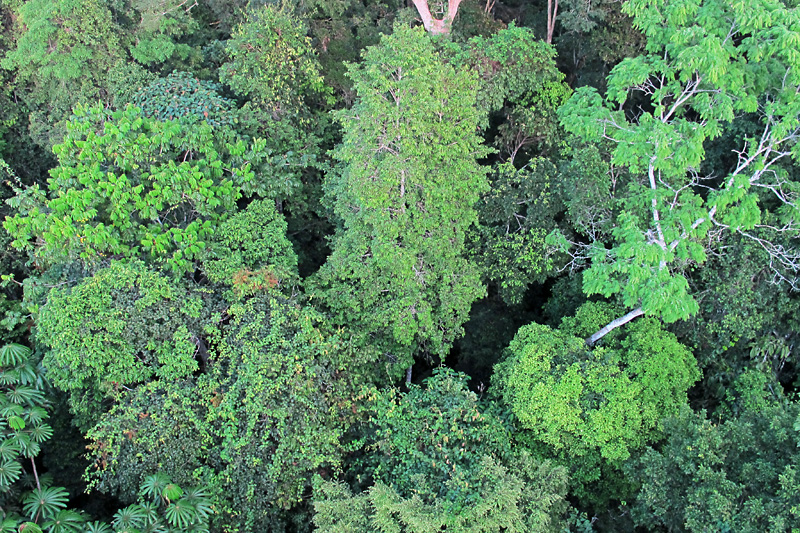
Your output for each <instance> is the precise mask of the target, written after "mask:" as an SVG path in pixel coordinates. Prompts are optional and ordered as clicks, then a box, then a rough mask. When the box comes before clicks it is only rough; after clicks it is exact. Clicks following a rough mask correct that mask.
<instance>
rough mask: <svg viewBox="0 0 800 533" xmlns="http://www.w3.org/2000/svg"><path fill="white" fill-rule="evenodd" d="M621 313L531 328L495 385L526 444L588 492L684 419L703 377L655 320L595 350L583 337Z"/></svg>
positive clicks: (514, 345)
mask: <svg viewBox="0 0 800 533" xmlns="http://www.w3.org/2000/svg"><path fill="white" fill-rule="evenodd" d="M613 312H614V309H613V308H611V307H610V306H606V305H603V304H595V303H588V304H584V305H583V306H582V307H581V308H580V309H579V310H578V312H577V314H576V317H575V318H574V319H572V318H565V319H564V321H563V322H562V325H561V327H560V328H559V329H556V330H553V329H551V328H549V327H547V326H542V325H539V324H531V325H529V326H525V327H523V328H521V329H520V331H519V332H518V333H517V336H516V337H515V338H514V340H513V341H512V342H511V345H510V346H509V348H508V352H507V354H508V355H507V358H506V359H505V360H504V361H503V362H502V363H500V364H498V365H496V366H495V374H494V376H493V378H492V383H493V384H494V385H495V386H497V387H499V394H500V395H501V396H502V398H503V399H504V400H505V402H506V403H507V404H508V405H509V406H510V408H511V410H512V411H513V413H514V415H515V416H516V418H517V420H519V425H520V427H521V428H522V429H524V430H525V432H524V435H523V436H524V437H525V439H526V440H528V441H530V442H533V443H536V447H537V448H539V449H540V450H542V451H543V453H545V454H546V455H552V456H554V457H558V458H560V460H561V461H564V462H565V463H566V464H568V465H571V466H572V467H573V470H575V469H576V468H577V469H578V470H579V472H578V473H576V474H575V476H574V479H573V481H575V482H576V483H577V484H579V485H580V484H585V483H588V482H591V481H594V480H596V479H598V478H599V476H600V467H601V463H607V464H609V465H611V466H619V465H621V464H622V462H623V461H625V460H626V459H628V458H629V457H630V455H631V453H632V452H634V451H636V450H639V449H641V448H642V447H644V446H645V445H646V444H648V443H651V442H654V441H656V440H658V439H659V438H660V436H661V431H660V428H659V422H660V420H661V419H662V418H664V417H666V416H669V415H672V414H675V413H677V411H678V409H679V408H680V407H681V405H684V404H685V403H686V391H687V390H688V388H689V387H690V386H691V385H692V384H693V383H694V382H695V381H697V380H698V379H699V377H700V373H699V372H698V370H697V363H696V362H695V359H694V357H693V356H692V354H691V352H689V350H687V349H686V348H685V347H684V346H682V345H681V344H680V343H678V341H677V339H675V337H674V336H673V335H672V334H671V333H668V332H666V331H664V330H663V329H662V327H661V326H660V325H659V324H658V322H656V321H655V320H652V319H643V320H640V321H639V322H636V323H633V324H632V325H631V326H629V327H628V328H627V329H626V332H625V333H626V334H625V337H624V338H619V339H614V338H613V337H612V338H611V339H608V338H606V345H604V346H600V347H595V348H594V349H590V348H588V347H587V346H586V344H585V342H584V340H583V338H584V337H585V336H586V335H588V334H589V333H590V332H592V331H596V330H597V329H598V328H599V327H600V326H601V325H602V324H604V323H607V322H608V321H610V320H611V318H613ZM579 489H580V486H579ZM584 494H585V493H584ZM598 496H599V495H598ZM599 497H602V496H599Z"/></svg>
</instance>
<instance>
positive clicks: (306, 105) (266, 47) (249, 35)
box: [219, 5, 331, 214]
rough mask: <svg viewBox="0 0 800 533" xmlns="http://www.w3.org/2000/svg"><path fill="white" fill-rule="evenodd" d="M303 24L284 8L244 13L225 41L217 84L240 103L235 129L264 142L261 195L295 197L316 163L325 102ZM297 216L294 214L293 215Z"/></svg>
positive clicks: (325, 122)
mask: <svg viewBox="0 0 800 533" xmlns="http://www.w3.org/2000/svg"><path fill="white" fill-rule="evenodd" d="M306 34H307V29H306V27H305V24H304V23H303V22H302V21H301V20H300V19H298V18H297V17H296V16H294V15H293V14H292V13H291V11H290V10H289V9H288V6H287V5H283V6H282V7H276V6H274V5H266V6H260V7H253V8H251V9H250V10H248V11H247V13H246V16H245V19H244V21H243V22H242V23H241V24H239V25H238V26H237V27H236V28H235V30H234V32H233V35H232V36H231V39H230V40H228V41H227V45H226V50H227V54H228V57H229V61H228V62H226V63H225V64H223V65H222V66H221V67H220V69H219V77H220V81H222V82H223V83H225V84H227V85H229V86H230V87H231V89H232V90H233V92H234V93H235V94H236V95H237V96H238V97H239V98H241V99H242V100H245V101H246V102H245V104H244V106H243V107H242V108H241V109H240V110H239V113H238V121H239V128H240V129H241V130H242V131H244V132H247V133H248V134H249V135H252V136H255V137H261V138H263V139H264V145H263V146H261V147H260V150H259V152H261V153H260V154H259V155H260V159H259V160H258V161H259V165H260V166H259V168H260V169H261V171H262V172H264V173H267V174H268V175H269V176H270V177H271V179H272V180H274V182H275V186H274V187H273V188H272V190H270V191H268V192H267V194H264V193H263V192H261V191H259V192H260V193H261V195H262V196H270V197H277V198H279V199H284V198H287V197H291V196H293V195H296V194H297V193H298V191H299V189H301V187H302V185H303V181H304V171H305V170H307V169H308V168H310V167H314V166H316V165H317V159H318V157H319V156H320V155H321V153H320V152H321V150H320V147H319V145H320V142H321V140H320V139H321V138H322V137H323V133H324V131H325V128H326V126H327V125H328V123H329V118H328V116H327V114H326V113H323V112H321V111H323V110H325V108H326V107H327V104H328V103H330V102H329V100H330V99H331V96H330V91H329V89H328V88H327V87H326V86H325V85H324V83H323V80H322V75H321V73H320V66H319V63H318V61H317V58H316V53H315V52H314V49H313V48H312V47H311V41H310V39H309V38H308V36H307V35H306ZM298 214H299V213H298Z"/></svg>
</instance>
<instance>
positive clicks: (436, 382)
mask: <svg viewBox="0 0 800 533" xmlns="http://www.w3.org/2000/svg"><path fill="white" fill-rule="evenodd" d="M368 406H369V410H370V426H371V428H370V431H369V433H368V436H367V448H366V451H367V453H368V454H369V455H368V456H367V457H366V458H365V459H364V460H363V466H362V468H361V469H360V472H359V475H360V476H363V477H365V478H370V479H372V480H374V484H373V485H372V486H371V487H370V488H369V489H368V490H366V491H365V492H363V493H360V494H357V495H353V494H352V493H351V492H350V490H349V488H348V487H347V486H346V485H345V484H343V483H336V482H330V481H323V480H321V479H317V481H316V486H315V498H314V499H315V503H314V506H315V510H316V512H317V514H316V515H315V518H314V521H315V525H316V526H317V528H318V529H319V530H320V531H324V532H333V531H352V532H364V533H367V532H370V531H398V532H399V531H406V532H409V533H412V532H416V533H423V532H429V531H440V530H445V529H446V530H447V531H458V532H476V533H477V532H500V531H506V532H523V531H541V532H546V531H560V528H559V526H560V525H561V514H562V513H564V511H565V510H566V508H567V505H566V503H565V501H564V499H563V498H564V494H565V491H566V481H567V479H566V472H565V470H564V469H563V468H560V467H555V466H553V465H551V464H550V463H548V462H544V463H539V462H537V461H534V460H533V459H532V458H531V457H530V456H529V455H527V454H524V453H523V454H521V455H515V454H513V453H512V450H511V440H510V434H509V432H508V430H507V429H506V428H505V427H504V424H503V422H502V420H501V419H500V417H499V416H498V413H497V412H496V407H494V406H492V405H486V406H481V405H479V402H478V398H477V397H476V395H475V393H473V392H470V391H469V390H468V389H467V388H466V386H465V384H464V376H463V375H458V374H455V373H454V372H453V371H449V370H444V369H441V370H438V371H437V372H436V373H435V374H434V376H433V377H432V378H429V379H427V380H426V383H425V387H424V388H422V387H419V386H412V387H411V390H410V391H409V392H408V393H406V394H398V393H397V391H396V390H393V389H389V390H387V391H375V392H372V393H370V397H369V398H368ZM348 528H349V529H348Z"/></svg>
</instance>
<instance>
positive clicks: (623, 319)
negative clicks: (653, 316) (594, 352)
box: [586, 307, 644, 346]
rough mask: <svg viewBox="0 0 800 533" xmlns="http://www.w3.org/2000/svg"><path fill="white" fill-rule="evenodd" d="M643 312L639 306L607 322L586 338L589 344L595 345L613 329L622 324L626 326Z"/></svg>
mask: <svg viewBox="0 0 800 533" xmlns="http://www.w3.org/2000/svg"><path fill="white" fill-rule="evenodd" d="M643 314H644V311H642V308H641V307H637V308H636V309H634V310H633V311H631V312H630V313H628V314H626V315H625V316H621V317H619V318H617V319H614V320H612V321H611V322H609V323H608V324H606V325H605V326H604V327H603V328H602V329H601V330H600V331H598V332H597V333H595V334H594V335H592V336H591V337H589V338H588V339H586V344H588V345H589V346H594V344H595V343H596V342H597V341H599V340H600V339H602V338H603V337H605V336H606V335H608V334H609V333H610V332H611V331H613V330H615V329H617V328H618V327H620V326H624V325H625V324H627V323H628V322H630V321H631V320H633V319H634V318H636V317H638V316H642V315H643Z"/></svg>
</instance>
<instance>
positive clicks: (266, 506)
mask: <svg viewBox="0 0 800 533" xmlns="http://www.w3.org/2000/svg"><path fill="white" fill-rule="evenodd" d="M225 315H226V316H225V318H224V319H223V318H222V317H217V318H218V319H219V320H221V321H222V320H224V323H223V324H221V325H219V326H217V327H213V328H209V329H208V331H209V332H210V333H209V336H208V339H207V340H208V343H209V347H210V348H209V359H208V361H207V365H206V371H205V373H203V374H201V375H199V376H198V377H196V378H187V379H185V380H180V381H173V380H160V381H157V382H151V383H150V384H147V385H142V386H140V387H138V388H137V389H135V390H133V391H130V392H127V391H125V392H120V396H119V400H118V402H117V406H116V407H115V408H114V409H112V410H111V411H110V412H108V413H107V414H105V415H104V416H103V417H102V418H101V419H100V421H99V423H98V424H97V425H96V426H95V427H94V428H93V429H92V430H91V431H90V432H89V437H90V438H91V440H92V442H93V443H92V445H91V454H92V456H93V459H94V460H95V466H94V468H93V469H92V470H90V472H89V475H90V477H91V478H92V479H94V480H95V481H94V484H95V486H97V487H99V488H102V489H103V490H105V491H114V492H117V493H119V494H120V496H121V497H122V498H123V499H125V500H126V501H130V500H131V499H132V496H133V495H134V494H133V492H132V491H134V490H135V487H136V486H138V484H139V483H140V482H141V481H142V479H143V478H144V477H145V476H146V475H148V474H150V473H153V472H154V471H163V472H165V473H166V474H168V475H169V476H171V477H172V478H173V479H176V480H179V482H180V483H181V484H183V483H188V482H189V481H190V480H192V479H201V480H203V482H204V484H205V485H206V486H207V487H208V490H209V491H210V493H211V494H212V495H213V496H214V498H215V500H216V501H217V502H218V507H217V512H218V514H217V516H216V517H215V518H214V521H215V522H216V523H217V527H222V525H223V524H225V525H227V526H228V527H233V528H236V527H238V528H241V529H240V530H242V531H266V530H269V529H270V528H271V527H273V526H274V527H277V525H276V523H277V522H276V521H277V520H279V519H280V515H281V513H282V511H283V510H284V509H289V508H291V507H293V506H295V505H297V504H299V503H300V502H301V499H302V496H303V494H304V491H305V490H307V488H308V486H309V484H310V479H311V476H312V475H313V474H314V473H317V472H320V471H323V470H325V469H330V468H336V467H337V465H339V464H340V463H341V458H342V454H343V453H344V451H345V449H346V448H345V446H344V444H343V436H344V434H345V432H346V430H347V428H348V427H349V425H350V424H351V423H352V420H353V417H354V416H355V414H356V413H357V409H356V407H355V402H356V393H357V389H358V383H357V382H354V380H355V379H356V377H357V376H358V371H357V369H353V368H352V360H351V359H350V354H348V352H347V351H346V350H345V349H344V347H343V345H342V343H341V341H340V339H339V338H338V337H337V336H336V335H333V334H332V333H331V332H330V331H328V328H327V327H326V325H325V322H324V321H323V318H322V317H321V316H320V315H319V314H318V313H316V312H314V311H313V309H310V308H302V307H300V306H299V305H298V304H297V302H295V301H292V300H287V299H286V298H285V297H283V296H281V295H280V294H279V293H277V291H275V290H274V289H263V290H261V291H260V293H259V294H258V295H256V296H253V297H251V298H249V299H247V300H245V301H242V302H240V303H235V304H232V305H231V306H230V307H229V308H228V309H227V310H226V311H225Z"/></svg>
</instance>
